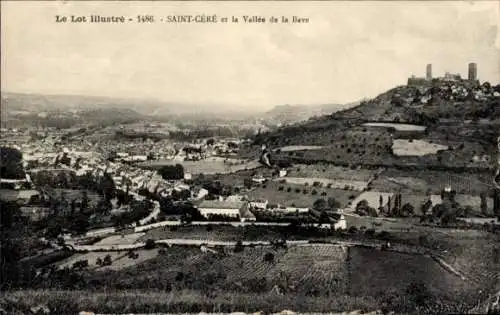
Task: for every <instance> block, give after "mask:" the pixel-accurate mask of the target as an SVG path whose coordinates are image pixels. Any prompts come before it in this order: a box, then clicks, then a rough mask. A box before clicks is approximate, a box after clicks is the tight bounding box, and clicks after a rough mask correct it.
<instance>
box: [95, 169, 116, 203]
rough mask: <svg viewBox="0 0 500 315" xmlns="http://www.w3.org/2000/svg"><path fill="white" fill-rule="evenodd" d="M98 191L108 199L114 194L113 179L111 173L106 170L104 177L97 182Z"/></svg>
mask: <svg viewBox="0 0 500 315" xmlns="http://www.w3.org/2000/svg"><path fill="white" fill-rule="evenodd" d="M98 191H99V193H100V194H101V195H103V196H104V198H105V199H106V200H108V201H109V200H111V199H113V198H114V197H115V196H116V186H115V181H114V180H113V177H111V174H109V173H107V172H106V173H105V174H104V177H103V178H102V179H101V181H100V183H99V186H98Z"/></svg>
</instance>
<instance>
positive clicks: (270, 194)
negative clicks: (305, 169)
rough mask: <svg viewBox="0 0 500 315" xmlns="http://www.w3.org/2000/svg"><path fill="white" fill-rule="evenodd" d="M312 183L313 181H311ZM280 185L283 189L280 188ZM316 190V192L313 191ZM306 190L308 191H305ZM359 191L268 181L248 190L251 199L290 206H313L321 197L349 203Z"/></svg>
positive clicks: (343, 204) (342, 203) (343, 203)
mask: <svg viewBox="0 0 500 315" xmlns="http://www.w3.org/2000/svg"><path fill="white" fill-rule="evenodd" d="M310 184H312V182H311V183H310ZM280 187H283V189H281V190H280ZM313 191H316V194H314V193H313ZM304 192H306V193H304ZM358 194H359V192H357V191H350V190H343V189H336V188H326V187H313V186H312V185H309V186H307V187H306V186H304V185H303V184H301V185H297V184H289V183H279V182H267V183H266V184H264V185H263V186H261V187H257V188H255V189H253V190H252V191H250V192H248V197H249V199H250V200H262V199H263V200H268V201H269V203H271V204H277V203H279V204H281V205H285V206H290V207H312V206H313V204H314V202H315V201H316V200H317V199H319V198H323V199H325V200H326V199H328V198H329V197H333V198H335V199H336V200H337V201H338V202H340V204H341V205H342V206H345V205H347V203H348V202H349V200H350V199H349V198H355V197H356V196H357V195H358Z"/></svg>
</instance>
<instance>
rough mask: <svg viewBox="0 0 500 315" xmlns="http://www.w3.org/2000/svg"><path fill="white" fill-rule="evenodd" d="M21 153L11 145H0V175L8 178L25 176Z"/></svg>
mask: <svg viewBox="0 0 500 315" xmlns="http://www.w3.org/2000/svg"><path fill="white" fill-rule="evenodd" d="M22 161H23V154H22V153H21V151H19V150H17V149H15V148H11V147H0V177H1V178H9V179H22V178H25V173H24V170H23V164H22Z"/></svg>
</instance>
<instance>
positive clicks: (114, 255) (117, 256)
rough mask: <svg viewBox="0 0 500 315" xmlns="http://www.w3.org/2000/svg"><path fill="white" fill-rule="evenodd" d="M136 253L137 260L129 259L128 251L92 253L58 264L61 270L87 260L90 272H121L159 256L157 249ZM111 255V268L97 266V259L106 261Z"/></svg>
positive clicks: (74, 256) (75, 256) (77, 255)
mask: <svg viewBox="0 0 500 315" xmlns="http://www.w3.org/2000/svg"><path fill="white" fill-rule="evenodd" d="M134 253H136V254H137V255H138V257H137V258H130V257H128V252H127V251H122V252H116V251H110V252H90V253H85V254H75V255H73V256H71V257H69V258H67V259H65V260H64V261H62V262H60V263H58V264H57V266H58V267H59V268H65V267H70V268H71V267H72V266H73V264H74V263H75V262H77V261H81V260H87V261H88V264H89V267H88V268H89V269H90V270H120V269H123V268H127V267H131V266H135V265H137V264H139V263H142V262H144V261H146V260H148V259H152V258H154V257H156V256H157V255H158V250H157V249H152V250H144V249H141V250H135V251H134ZM107 255H109V256H110V257H111V261H112V264H111V265H109V266H99V265H97V259H98V258H100V259H101V260H104V257H106V256H107Z"/></svg>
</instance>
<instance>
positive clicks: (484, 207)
mask: <svg viewBox="0 0 500 315" xmlns="http://www.w3.org/2000/svg"><path fill="white" fill-rule="evenodd" d="M480 207H481V213H482V214H483V215H484V216H487V215H488V202H487V199H486V194H485V193H481V206H480Z"/></svg>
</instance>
